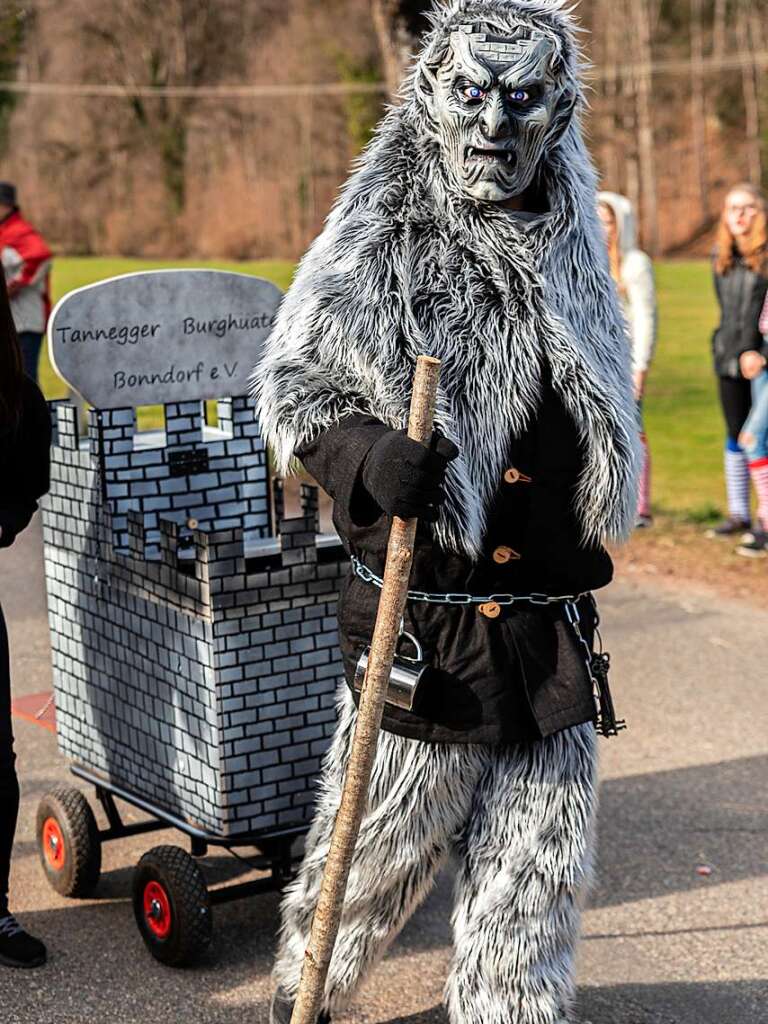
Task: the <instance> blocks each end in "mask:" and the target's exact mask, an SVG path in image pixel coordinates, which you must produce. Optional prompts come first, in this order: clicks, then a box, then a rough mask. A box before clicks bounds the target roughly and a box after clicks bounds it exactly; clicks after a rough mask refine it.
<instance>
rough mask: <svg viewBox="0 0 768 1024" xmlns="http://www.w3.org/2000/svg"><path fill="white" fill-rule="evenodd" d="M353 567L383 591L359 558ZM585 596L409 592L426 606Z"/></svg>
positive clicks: (561, 600) (565, 599) (381, 583)
mask: <svg viewBox="0 0 768 1024" xmlns="http://www.w3.org/2000/svg"><path fill="white" fill-rule="evenodd" d="M351 562H352V567H353V568H354V570H355V574H356V575H357V576H359V577H360V579H361V580H362V581H363V582H364V583H372V584H373V585H374V586H375V587H378V588H379V589H381V588H382V587H383V586H384V580H383V579H382V578H381V576H377V575H376V573H375V572H373V571H372V570H371V569H369V568H368V566H367V565H363V563H362V562H361V561H360V559H359V558H355V556H354V555H352V556H351ZM583 596H584V595H583V594H563V595H561V596H558V597H553V596H551V595H550V594H486V595H484V596H482V597H478V596H477V595H476V594H435V593H432V592H430V591H428V590H409V591H408V600H409V601H423V602H425V603H426V604H461V605H468V604H490V603H491V602H494V603H495V604H498V605H505V606H507V607H508V606H509V605H513V604H520V603H527V604H538V605H547V604H562V603H566V604H568V603H571V604H572V603H574V602H575V601H578V600H579V598H580V597H583Z"/></svg>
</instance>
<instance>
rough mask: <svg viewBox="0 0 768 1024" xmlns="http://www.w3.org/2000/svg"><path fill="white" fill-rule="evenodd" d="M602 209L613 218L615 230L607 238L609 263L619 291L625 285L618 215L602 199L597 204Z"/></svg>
mask: <svg viewBox="0 0 768 1024" xmlns="http://www.w3.org/2000/svg"><path fill="white" fill-rule="evenodd" d="M597 205H598V206H599V207H600V208H601V209H603V210H605V211H606V212H607V213H608V215H609V216H610V218H611V222H612V223H613V231H612V232H611V236H610V238H608V239H606V244H607V246H608V263H609V265H610V268H611V277H612V278H613V280H614V281H615V282H616V286H617V287H618V289H619V291H621V290H622V288H623V285H622V283H621V249H620V248H619V221H618V218H617V217H616V211H615V210H614V208H613V207H612V206H611V204H610V203H606V202H605V201H604V200H602V199H601V200H600V201H599V203H598V204H597Z"/></svg>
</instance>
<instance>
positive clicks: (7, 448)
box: [0, 276, 51, 967]
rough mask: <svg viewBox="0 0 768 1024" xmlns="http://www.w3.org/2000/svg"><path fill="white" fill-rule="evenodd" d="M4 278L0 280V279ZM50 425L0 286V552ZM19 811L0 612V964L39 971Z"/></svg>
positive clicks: (34, 483)
mask: <svg viewBox="0 0 768 1024" xmlns="http://www.w3.org/2000/svg"><path fill="white" fill-rule="evenodd" d="M1 280H2V277H1V276H0V281H1ZM50 444H51V420H50V415H49V413H48V406H47V405H46V402H45V399H44V398H43V396H42V394H41V393H40V389H39V388H38V387H37V385H36V384H35V383H34V382H33V381H32V380H30V378H29V377H26V376H25V375H24V373H23V371H22V359H21V352H20V349H19V344H18V340H17V338H16V331H15V329H14V326H13V320H12V318H11V310H10V305H9V302H8V293H7V291H6V288H5V283H4V282H3V283H2V284H0V480H2V489H0V548H7V547H9V546H10V545H11V544H13V542H14V540H15V539H16V537H17V536H18V534H19V533H21V531H22V530H24V529H26V527H27V526H28V525H29V522H30V520H31V519H32V516H33V514H34V513H35V511H36V509H37V499H38V498H40V497H41V496H42V495H43V494H45V493H46V491H47V490H48V486H49V457H50ZM18 810H19V783H18V779H17V777H16V769H15V754H14V752H13V730H12V725H11V678H10V660H9V653H8V633H7V630H6V627H5V619H4V618H3V612H2V608H0V964H3V965H5V966H7V967H38V966H40V965H41V964H43V963H44V962H45V956H46V953H45V946H44V945H43V943H42V942H40V941H39V940H38V939H35V938H33V937H32V936H31V935H28V934H27V932H25V931H24V929H23V928H22V927H21V925H20V924H19V923H18V921H17V920H16V918H15V917H14V916H13V914H11V913H10V910H9V907H8V882H9V873H10V865H11V850H12V847H13V837H14V833H15V831H16V818H17V815H18Z"/></svg>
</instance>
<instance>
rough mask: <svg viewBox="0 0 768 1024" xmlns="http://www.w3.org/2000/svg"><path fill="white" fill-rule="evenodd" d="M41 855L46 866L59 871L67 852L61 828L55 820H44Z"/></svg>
mask: <svg viewBox="0 0 768 1024" xmlns="http://www.w3.org/2000/svg"><path fill="white" fill-rule="evenodd" d="M43 853H44V854H45V860H46V863H47V864H48V866H49V867H50V868H53V870H54V871H61V869H62V868H63V867H64V862H65V861H66V859H67V851H66V847H65V846H64V836H63V834H62V831H61V827H60V825H59V823H58V821H56V819H55V818H46V819H45V821H44V823H43Z"/></svg>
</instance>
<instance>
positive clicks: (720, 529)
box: [707, 516, 752, 538]
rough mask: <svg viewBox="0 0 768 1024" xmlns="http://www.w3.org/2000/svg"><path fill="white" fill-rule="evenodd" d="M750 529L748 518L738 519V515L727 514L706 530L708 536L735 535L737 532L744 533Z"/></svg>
mask: <svg viewBox="0 0 768 1024" xmlns="http://www.w3.org/2000/svg"><path fill="white" fill-rule="evenodd" d="M751 529H752V523H750V521H749V520H748V519H739V517H738V516H728V518H727V519H724V520H723V522H722V523H718V524H717V526H713V527H712V529H711V530H707V536H708V537H725V538H728V537H735V536H736V534H738V533H746V532H747V531H748V530H751Z"/></svg>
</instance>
